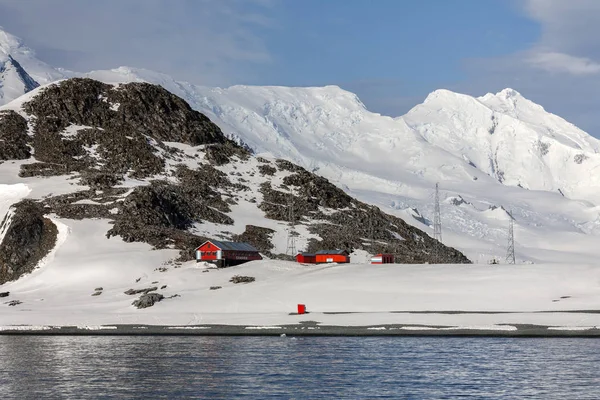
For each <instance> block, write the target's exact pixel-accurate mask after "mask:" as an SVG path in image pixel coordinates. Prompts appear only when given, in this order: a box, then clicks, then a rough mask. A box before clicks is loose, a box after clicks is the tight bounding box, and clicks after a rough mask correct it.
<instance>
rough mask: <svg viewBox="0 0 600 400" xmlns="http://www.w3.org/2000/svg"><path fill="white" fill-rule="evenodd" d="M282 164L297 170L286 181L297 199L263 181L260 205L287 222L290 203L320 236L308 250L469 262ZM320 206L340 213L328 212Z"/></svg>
mask: <svg viewBox="0 0 600 400" xmlns="http://www.w3.org/2000/svg"><path fill="white" fill-rule="evenodd" d="M278 161H279V160H278ZM292 165H293V164H292ZM278 166H279V167H280V168H282V167H283V168H285V169H286V170H290V169H292V170H293V171H294V172H296V173H295V174H292V175H289V176H287V177H285V178H284V179H283V183H284V184H285V185H287V186H288V187H290V186H291V187H293V188H294V192H295V193H296V195H292V194H290V193H285V192H282V191H280V190H275V189H273V188H272V187H271V184H270V183H269V182H265V183H263V184H262V185H261V189H260V191H261V193H262V194H263V202H262V203H261V204H260V206H259V207H260V209H261V210H263V211H264V212H265V214H266V216H267V218H271V219H275V220H279V221H289V215H290V214H289V204H290V202H292V204H293V207H294V216H295V221H294V222H295V223H300V222H303V223H307V224H308V229H309V231H310V232H311V233H314V234H316V235H318V236H319V237H320V238H321V240H318V239H311V240H310V241H309V243H308V247H307V249H306V251H308V252H314V251H318V250H322V249H345V250H348V251H349V252H352V251H353V250H355V249H363V250H366V251H368V252H370V253H382V252H385V253H393V254H395V255H396V262H399V263H416V264H418V263H425V262H428V263H470V261H469V260H468V259H467V258H466V257H465V256H464V255H463V254H462V253H460V252H459V251H457V250H456V249H453V248H450V247H447V246H445V245H443V244H441V243H438V242H437V241H435V240H434V239H433V238H431V237H430V236H429V235H427V234H426V233H425V232H423V231H421V230H419V229H417V228H415V227H412V226H410V225H408V224H407V223H406V222H404V220H402V219H400V218H397V217H394V216H392V215H389V214H385V213H383V212H381V210H379V209H378V208H376V207H371V206H368V205H366V204H364V203H361V202H359V201H357V200H355V199H353V198H351V197H350V196H348V195H347V194H346V193H345V192H344V191H343V190H341V189H339V188H338V187H336V186H334V185H333V184H331V183H330V182H329V181H327V180H326V179H325V178H322V177H319V176H316V175H314V174H312V173H310V172H308V171H306V170H304V169H303V168H301V167H298V166H294V167H291V166H290V165H288V164H287V162H278ZM320 207H324V208H327V209H333V210H339V211H336V212H334V213H331V214H325V213H323V212H322V211H320V209H319V208H320ZM315 221H323V222H315ZM400 238H401V239H400Z"/></svg>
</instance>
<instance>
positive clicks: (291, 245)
mask: <svg viewBox="0 0 600 400" xmlns="http://www.w3.org/2000/svg"><path fill="white" fill-rule="evenodd" d="M288 219H289V225H288V236H287V249H286V251H285V254H287V255H290V256H292V257H295V256H296V231H295V228H296V221H295V219H294V196H293V195H292V194H291V193H290V197H289V200H288Z"/></svg>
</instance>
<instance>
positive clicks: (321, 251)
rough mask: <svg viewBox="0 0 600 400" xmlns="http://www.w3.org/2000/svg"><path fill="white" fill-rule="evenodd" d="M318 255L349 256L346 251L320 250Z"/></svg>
mask: <svg viewBox="0 0 600 400" xmlns="http://www.w3.org/2000/svg"><path fill="white" fill-rule="evenodd" d="M316 254H348V252H347V251H346V250H319V251H317V253H316Z"/></svg>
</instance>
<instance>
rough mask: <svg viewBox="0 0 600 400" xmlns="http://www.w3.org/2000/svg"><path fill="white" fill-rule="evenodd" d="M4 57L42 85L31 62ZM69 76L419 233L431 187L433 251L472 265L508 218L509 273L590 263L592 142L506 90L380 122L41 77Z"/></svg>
mask: <svg viewBox="0 0 600 400" xmlns="http://www.w3.org/2000/svg"><path fill="white" fill-rule="evenodd" d="M4 41H5V42H7V40H6V39H5V40H4ZM8 41H10V40H8ZM13 41H14V39H13ZM17 42H18V41H17ZM12 48H20V49H22V48H23V47H22V45H21V44H20V43H19V45H18V46H15V45H13V46H12ZM28 51H29V50H28ZM25 53H26V54H28V55H29V56H31V51H29V53H27V51H25ZM13 57H14V59H16V60H18V61H19V62H20V63H21V65H22V66H23V68H24V70H25V71H27V72H28V73H29V75H31V76H32V77H33V78H34V79H35V80H36V81H37V82H39V83H42V82H41V81H40V78H39V75H40V72H39V71H40V68H39V65H41V64H43V63H40V62H34V61H32V60H33V58H31V57H32V56H31V57H30V58H29V59H27V61H28V63H24V62H23V61H22V59H20V58H19V57H17V56H16V55H13ZM23 59H25V58H24V56H23ZM29 65H31V66H32V70H31V71H30V69H29ZM44 65H45V64H44ZM36 66H37V67H36ZM32 71H33V72H32ZM74 75H77V76H85V77H90V78H94V79H97V80H100V81H104V82H109V83H119V82H136V81H137V82H150V83H155V84H159V85H161V86H163V87H164V88H166V89H167V90H169V91H170V92H172V93H174V94H176V95H178V96H180V97H182V98H183V99H185V100H186V101H187V102H188V103H189V104H190V105H191V106H192V108H194V109H196V110H198V111H200V112H202V113H204V114H205V115H207V116H208V117H209V118H210V119H211V120H212V121H214V122H215V123H216V124H217V125H218V126H219V127H220V128H221V129H222V130H223V131H224V133H226V134H228V135H229V136H231V137H234V138H239V139H241V140H242V141H244V142H245V143H247V144H248V145H250V146H251V147H252V148H253V149H255V150H256V152H257V153H259V154H261V153H264V154H268V155H271V156H274V157H281V158H285V159H288V160H290V161H293V162H295V163H298V164H300V165H302V166H303V167H305V168H307V169H308V170H309V171H313V172H316V173H317V174H319V175H322V176H324V177H326V178H328V179H329V180H331V181H332V182H334V183H335V184H336V185H338V186H339V187H341V188H343V189H344V190H345V191H346V192H348V193H350V194H351V195H353V196H356V197H357V198H359V199H361V200H363V201H366V202H368V203H371V204H376V205H378V206H380V207H381V208H382V209H383V210H386V212H390V213H393V214H395V215H397V216H400V217H402V218H404V219H405V220H406V221H407V222H409V223H410V224H412V225H415V226H417V227H419V228H421V229H423V230H425V231H428V232H432V226H431V221H432V220H433V187H434V185H435V183H436V182H439V183H440V187H441V190H442V193H441V194H442V199H443V203H442V224H443V234H444V242H445V243H447V244H448V245H451V246H453V247H456V248H458V249H460V250H462V251H464V252H465V254H467V256H468V257H469V258H471V259H472V260H474V261H481V262H485V261H488V260H490V259H491V258H498V259H503V258H504V255H505V251H506V241H507V237H506V235H507V234H506V232H507V227H508V220H509V218H511V217H512V218H514V220H515V240H516V243H517V245H516V251H517V259H518V260H519V261H520V262H524V261H531V262H543V261H546V262H560V261H570V260H573V259H574V258H577V259H578V260H581V261H585V262H587V261H592V260H594V261H595V260H596V259H597V257H598V256H599V255H600V252H599V251H598V250H596V246H595V242H596V239H597V238H596V234H597V233H600V213H599V211H600V208H599V205H600V178H598V176H597V174H596V173H595V170H596V168H597V167H599V166H600V156H599V155H598V149H599V148H600V142H599V141H598V140H597V139H595V138H593V137H591V136H590V135H588V134H587V133H586V132H583V131H582V130H580V129H578V128H577V127H576V126H574V125H572V124H570V123H569V122H567V121H565V120H564V119H562V118H560V117H558V116H556V115H553V114H551V113H548V112H547V111H545V110H544V109H543V107H541V106H539V105H537V104H535V103H533V102H531V101H529V100H527V99H525V98H524V97H523V96H521V95H520V94H519V93H518V92H516V91H514V90H511V89H505V90H503V91H501V92H499V93H497V94H486V95H485V96H483V97H479V98H476V97H472V96H467V95H463V94H458V93H453V92H450V91H447V90H438V91H435V92H433V93H431V94H430V95H429V96H428V97H427V98H426V100H425V101H424V102H423V103H422V104H420V105H417V106H416V107H414V108H413V109H412V110H410V111H409V112H408V113H407V114H406V115H404V116H401V117H396V118H392V117H389V116H383V115H380V114H377V113H373V112H371V111H369V110H367V109H366V107H365V106H364V105H363V104H362V102H361V101H360V99H358V97H357V96H356V95H355V94H353V93H350V92H348V91H345V90H343V89H341V88H339V87H337V86H326V87H314V88H291V87H252V86H232V87H229V88H210V87H205V86H198V85H193V84H190V83H187V82H179V81H176V80H175V79H173V78H172V77H170V76H168V75H165V74H160V73H156V72H153V71H148V70H144V69H134V68H127V67H120V68H116V69H113V70H107V71H92V72H89V73H70V72H66V71H62V70H56V69H51V68H50V69H48V70H47V75H46V76H47V78H48V79H47V81H48V80H52V79H60V78H61V77H65V76H74ZM24 91H25V90H24Z"/></svg>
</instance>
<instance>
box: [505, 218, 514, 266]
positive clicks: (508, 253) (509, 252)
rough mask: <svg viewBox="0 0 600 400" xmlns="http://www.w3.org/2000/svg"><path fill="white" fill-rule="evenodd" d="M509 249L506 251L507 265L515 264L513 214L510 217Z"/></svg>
mask: <svg viewBox="0 0 600 400" xmlns="http://www.w3.org/2000/svg"><path fill="white" fill-rule="evenodd" d="M508 216H509V217H510V219H509V221H508V248H507V250H506V263H507V264H515V230H514V222H513V217H512V212H511V213H509V215H508Z"/></svg>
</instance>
